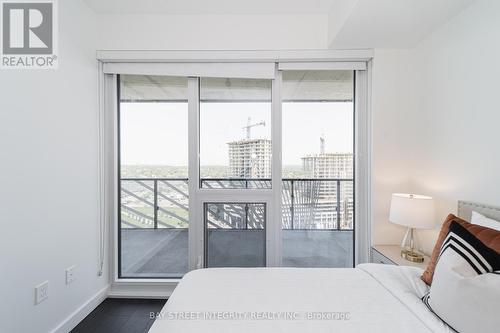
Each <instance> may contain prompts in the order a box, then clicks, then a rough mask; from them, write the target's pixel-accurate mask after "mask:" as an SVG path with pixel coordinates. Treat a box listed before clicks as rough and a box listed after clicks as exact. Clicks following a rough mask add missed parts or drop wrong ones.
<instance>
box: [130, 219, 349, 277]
mask: <svg viewBox="0 0 500 333" xmlns="http://www.w3.org/2000/svg"><path fill="white" fill-rule="evenodd" d="M214 232H216V233H217V234H219V235H215V234H214V236H216V237H213V238H211V239H214V240H216V241H214V242H213V243H211V245H210V248H211V249H214V250H213V253H224V256H223V257H222V256H220V257H219V256H211V257H210V259H209V260H210V263H211V265H212V266H214V267H224V266H228V264H227V263H228V262H230V263H231V264H230V266H236V265H234V263H240V264H239V265H237V266H240V267H251V266H255V264H254V263H255V262H260V261H261V260H260V258H262V256H263V255H264V251H263V249H262V247H263V245H262V244H263V242H256V237H257V238H258V237H261V238H262V240H263V231H260V230H231V231H230V232H226V231H224V230H216V231H214ZM222 233H223V234H222ZM245 233H246V234H245ZM259 233H260V234H261V236H259V235H258V234H259ZM222 235H224V237H221V236H222ZM259 244H260V245H259ZM121 248H122V257H121V265H122V277H136V278H140V277H158V278H159V277H163V278H168V277H179V276H182V274H184V273H185V272H186V271H187V269H188V264H187V262H188V250H187V249H188V232H187V229H156V230H155V229H122V232H121ZM228 249H231V251H227V250H228ZM352 251H353V232H352V231H337V230H283V266H288V267H352V266H353V252H352ZM228 252H229V253H228Z"/></svg>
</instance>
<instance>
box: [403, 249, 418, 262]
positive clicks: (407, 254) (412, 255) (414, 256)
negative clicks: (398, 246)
mask: <svg viewBox="0 0 500 333" xmlns="http://www.w3.org/2000/svg"><path fill="white" fill-rule="evenodd" d="M401 257H402V258H404V259H406V260H408V261H411V262H424V256H423V255H421V254H420V253H417V252H415V251H411V250H405V249H402V250H401Z"/></svg>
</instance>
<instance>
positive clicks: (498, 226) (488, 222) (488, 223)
mask: <svg viewBox="0 0 500 333" xmlns="http://www.w3.org/2000/svg"><path fill="white" fill-rule="evenodd" d="M470 223H472V224H477V225H480V226H483V227H486V228H491V229H495V230H499V231H500V221H497V220H493V219H490V218H488V217H486V216H484V215H482V214H479V213H478V212H475V211H472V218H471V221H470Z"/></svg>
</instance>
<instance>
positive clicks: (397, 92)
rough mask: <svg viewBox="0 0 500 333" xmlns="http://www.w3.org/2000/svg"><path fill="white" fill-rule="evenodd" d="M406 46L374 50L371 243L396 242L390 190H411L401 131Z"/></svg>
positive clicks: (406, 106) (398, 230)
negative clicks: (391, 218) (390, 217)
mask: <svg viewBox="0 0 500 333" xmlns="http://www.w3.org/2000/svg"><path fill="white" fill-rule="evenodd" d="M410 54H411V51H409V50H375V55H374V60H373V77H372V127H373V130H372V132H373V138H372V140H373V141H372V146H373V165H372V192H373V226H372V242H373V243H374V244H398V243H399V242H400V241H401V239H402V237H403V235H404V231H405V229H404V228H403V227H400V226H397V225H394V224H391V223H388V222H387V220H388V213H389V206H390V201H391V194H392V193H394V192H403V193H405V192H411V182H410V172H409V158H410V155H411V152H409V151H408V145H409V138H408V137H407V135H406V134H405V133H407V132H408V131H409V127H410V124H409V123H408V121H407V119H408V117H409V116H410V115H411V114H412V112H413V109H414V108H413V105H412V103H411V102H410V96H411V91H410V85H409V82H410V80H409V76H411V70H410V66H409V65H408V58H409V56H410Z"/></svg>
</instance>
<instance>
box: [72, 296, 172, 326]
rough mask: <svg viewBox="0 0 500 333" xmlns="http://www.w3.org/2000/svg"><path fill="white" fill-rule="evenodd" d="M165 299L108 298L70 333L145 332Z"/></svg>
mask: <svg viewBox="0 0 500 333" xmlns="http://www.w3.org/2000/svg"><path fill="white" fill-rule="evenodd" d="M166 301H167V300H166V299H128V298H108V299H106V300H105V301H104V302H102V303H101V304H100V305H99V306H98V307H97V308H96V309H95V310H94V311H92V312H91V313H90V314H89V315H88V316H87V317H86V318H85V319H84V320H82V321H81V322H80V323H79V324H78V325H77V326H76V327H75V328H74V329H73V330H72V331H71V332H72V333H101V332H102V333H146V332H147V331H148V330H149V328H150V327H151V325H153V322H154V319H151V318H150V313H151V312H155V313H157V312H159V311H160V310H161V308H162V307H163V305H165V302H166Z"/></svg>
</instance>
